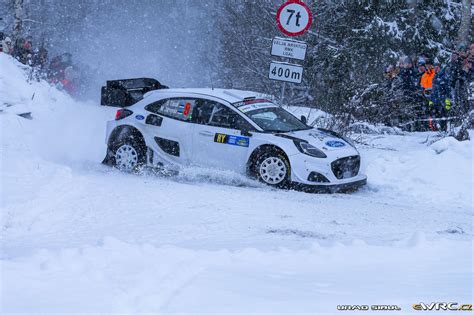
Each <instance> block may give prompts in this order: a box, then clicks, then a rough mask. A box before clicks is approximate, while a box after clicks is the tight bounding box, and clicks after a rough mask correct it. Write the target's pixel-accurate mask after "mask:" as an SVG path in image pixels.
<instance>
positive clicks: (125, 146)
mask: <svg viewBox="0 0 474 315" xmlns="http://www.w3.org/2000/svg"><path fill="white" fill-rule="evenodd" d="M259 95H261V94H258V93H254V92H249V91H240V90H224V89H168V88H163V89H158V90H153V91H150V92H148V93H145V95H144V96H143V97H142V98H141V100H139V101H138V102H136V103H135V104H133V105H131V106H128V107H126V108H121V109H119V110H118V111H117V113H116V118H115V120H112V121H109V122H107V132H106V134H107V135H106V143H107V148H108V149H107V156H106V158H105V160H104V162H105V163H107V164H110V165H114V166H116V167H117V168H119V169H123V170H128V171H133V170H136V169H137V168H139V167H141V166H151V167H166V168H167V169H176V170H178V171H179V169H180V168H182V167H186V166H199V167H206V168H216V169H223V170H231V171H235V172H238V173H243V174H247V175H249V176H252V177H255V178H257V179H258V180H260V181H262V182H264V183H266V184H268V185H271V186H276V187H290V186H292V185H293V186H299V187H305V188H311V187H315V188H326V189H332V190H338V189H346V188H349V189H352V188H358V187H360V186H362V185H364V184H365V183H366V176H365V175H363V174H361V173H360V155H359V152H358V151H357V149H356V148H355V146H354V145H353V144H352V143H351V142H350V140H348V139H346V138H344V137H341V136H339V135H338V134H336V133H335V132H332V131H329V130H325V129H317V128H312V127H310V126H308V125H306V124H305V123H304V122H302V121H301V120H300V119H298V118H296V117H295V116H293V115H292V114H291V113H289V112H288V111H286V110H285V109H283V108H282V107H281V106H279V105H277V104H274V103H273V102H271V101H269V100H267V99H265V98H262V97H261V96H259Z"/></svg>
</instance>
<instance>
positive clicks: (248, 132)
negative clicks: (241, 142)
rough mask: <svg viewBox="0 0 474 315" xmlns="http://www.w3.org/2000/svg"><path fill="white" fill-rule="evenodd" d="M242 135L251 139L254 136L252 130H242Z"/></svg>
mask: <svg viewBox="0 0 474 315" xmlns="http://www.w3.org/2000/svg"><path fill="white" fill-rule="evenodd" d="M240 134H241V135H242V136H244V137H251V136H252V133H251V132H250V130H249V129H248V128H242V130H240Z"/></svg>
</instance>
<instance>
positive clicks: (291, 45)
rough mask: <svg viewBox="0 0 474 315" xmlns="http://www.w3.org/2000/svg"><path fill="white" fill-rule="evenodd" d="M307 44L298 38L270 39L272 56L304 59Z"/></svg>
mask: <svg viewBox="0 0 474 315" xmlns="http://www.w3.org/2000/svg"><path fill="white" fill-rule="evenodd" d="M307 47H308V45H307V44H306V43H305V42H302V41H299V40H291V39H286V38H282V37H275V38H274V39H273V40H272V51H271V54H272V56H279V57H285V58H292V59H299V60H304V58H305V57H306V48H307Z"/></svg>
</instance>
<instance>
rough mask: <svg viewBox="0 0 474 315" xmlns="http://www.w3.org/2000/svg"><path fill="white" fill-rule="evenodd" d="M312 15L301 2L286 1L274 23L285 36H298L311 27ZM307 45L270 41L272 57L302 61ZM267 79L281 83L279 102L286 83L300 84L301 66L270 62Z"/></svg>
mask: <svg viewBox="0 0 474 315" xmlns="http://www.w3.org/2000/svg"><path fill="white" fill-rule="evenodd" d="M312 21H313V15H312V13H311V10H310V9H309V7H308V6H307V5H306V4H305V3H304V2H302V1H301V0H288V1H287V2H285V3H284V4H283V5H281V6H280V7H279V8H278V11H277V14H276V22H277V25H278V28H279V29H280V30H281V31H282V32H283V34H285V35H287V36H299V35H303V34H304V33H306V31H307V30H308V29H309V28H310V27H311V23H312ZM307 47H308V45H307V44H306V43H305V42H302V41H297V40H292V39H287V38H282V37H275V38H274V39H273V41H272V50H271V55H272V56H278V57H283V58H285V59H286V60H288V59H297V60H304V59H305V57H306V49H307ZM268 77H269V79H271V80H277V81H283V83H282V87H281V96H280V101H281V102H283V98H284V96H285V87H286V82H291V83H301V82H302V80H303V66H300V65H297V64H292V63H288V62H278V61H272V62H271V63H270V69H269V72H268Z"/></svg>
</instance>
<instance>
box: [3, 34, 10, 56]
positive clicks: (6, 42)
mask: <svg viewBox="0 0 474 315" xmlns="http://www.w3.org/2000/svg"><path fill="white" fill-rule="evenodd" d="M2 51H3V52H4V53H5V54H9V55H11V54H13V47H12V40H11V38H10V37H8V36H7V37H5V39H4V40H3V41H2Z"/></svg>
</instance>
